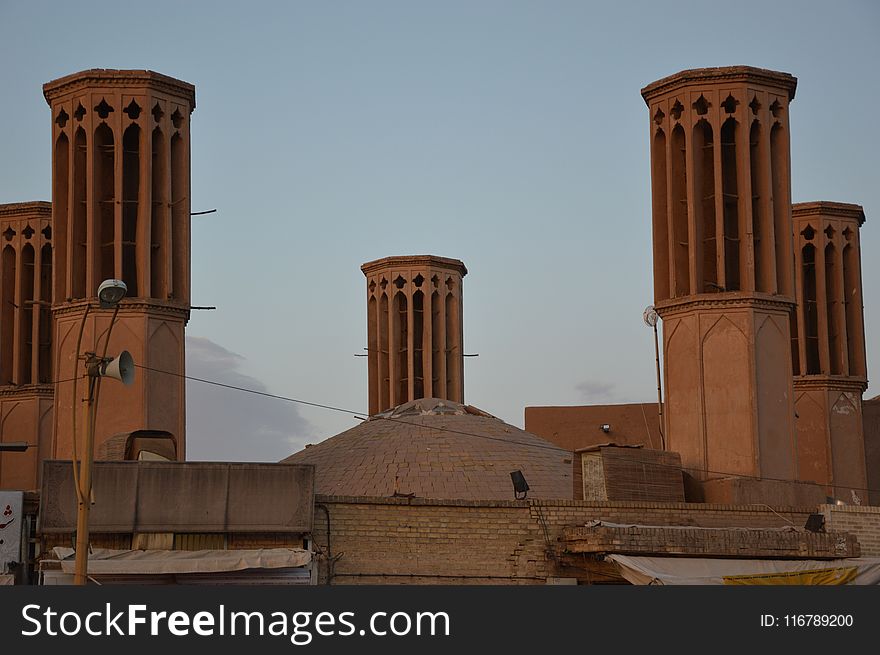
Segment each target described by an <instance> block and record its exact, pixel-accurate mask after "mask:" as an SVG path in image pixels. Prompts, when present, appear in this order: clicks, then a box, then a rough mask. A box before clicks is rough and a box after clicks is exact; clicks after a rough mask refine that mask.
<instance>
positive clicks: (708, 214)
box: [694, 119, 719, 293]
mask: <svg viewBox="0 0 880 655" xmlns="http://www.w3.org/2000/svg"><path fill="white" fill-rule="evenodd" d="M694 157H695V162H694V187H695V191H696V193H697V201H696V202H695V203H694V209H695V210H696V213H697V216H696V225H697V226H698V229H699V230H700V233H701V239H700V241H699V245H700V249H701V250H702V251H703V252H702V256H700V257H698V258H697V264H698V265H699V267H700V275H699V279H700V291H701V293H715V292H716V291H718V288H719V287H718V240H717V238H716V237H717V228H716V223H715V142H714V140H713V135H712V126H711V125H709V122H708V121H706V120H705V119H704V120H700V121H699V122H698V123H697V124H696V125H694Z"/></svg>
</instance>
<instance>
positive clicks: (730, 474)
mask: <svg viewBox="0 0 880 655" xmlns="http://www.w3.org/2000/svg"><path fill="white" fill-rule="evenodd" d="M135 367H136V368H140V369H143V370H145V371H151V372H153V373H162V374H164V375H171V376H174V377H178V378H183V379H185V380H192V381H193V382H201V383H203V384H208V385H211V386H215V387H221V388H224V389H231V390H233V391H241V392H244V393H250V394H253V395H256V396H263V397H265V398H273V399H275V400H283V401H285V402H290V403H296V404H298V405H306V406H308V407H317V408H319V409H326V410H330V411H334V412H342V413H345V414H349V415H352V416H354V418H356V419H359V420H361V421H366V420H368V419H369V420H382V421H388V422H390V423H397V424H400V425H408V426H411V427H417V428H425V427H426V426H425V425H423V424H421V423H414V422H411V421H406V420H404V419H401V418H393V417H389V416H381V415H379V414H374V415H373V416H369V415H366V414H365V413H364V412H357V411H354V410H351V409H346V408H344V407H336V406H334V405H328V404H324V403H316V402H311V401H308V400H302V399H299V398H291V397H288V396H281V395H278V394H274V393H269V392H267V391H257V390H256V389H248V388H246V387H239V386H236V385H234V384H227V383H225V382H217V381H215V380H206V379H204V378H197V377H193V376H190V375H185V374H183V373H176V372H174V371H164V370H162V369H158V368H153V367H150V366H144V365H141V364H135ZM430 428H431V429H432V430H437V431H438V432H449V433H451V434H460V435H463V436H467V437H474V438H476V439H484V440H487V441H498V442H500V443H504V444H514V445H519V446H524V447H526V448H534V449H543V450H550V451H554V452H560V451H562V452H571V451H567V450H566V449H565V448H560V447H559V446H555V445H553V444H551V443H548V444H546V445H544V444H540V443H534V442H527V441H519V440H516V439H505V438H503V437H493V436H491V435H487V434H476V433H473V432H466V431H464V430H455V429H453V428H448V427H445V426H439V425H436V426H434V425H432V426H430ZM667 452H668V451H667ZM605 457H609V458H616V459H620V460H624V461H625V460H627V459H628V458H626V457H624V456H621V455H613V454H611V453H609V454H606V455H605ZM651 466H654V467H659V468H669V469H674V470H676V471H689V472H694V473H708V474H712V475H722V476H726V477H732V478H741V479H747V480H770V481H773V482H793V480H789V479H787V478H774V477H767V476H763V477H762V476H757V475H747V474H744V473H736V472H733V471H718V470H714V469H708V468H706V469H704V468H698V467H694V466H678V465H675V464H664V463H663V462H651ZM816 484H819V483H816ZM832 486H833V485H832ZM838 486H843V487H844V488H846V489H852V490H854V491H866V492H872V491H876V492H880V489H878V488H871V487H854V486H851V485H845V486H844V485H838Z"/></svg>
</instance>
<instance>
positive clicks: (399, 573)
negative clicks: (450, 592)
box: [313, 496, 815, 584]
mask: <svg viewBox="0 0 880 655" xmlns="http://www.w3.org/2000/svg"><path fill="white" fill-rule="evenodd" d="M325 508H326V510H327V512H329V515H330V528H331V529H330V557H331V558H338V559H336V561H335V564H334V565H332V567H328V563H327V561H326V560H323V561H322V562H321V567H320V569H321V570H320V576H321V578H320V581H321V582H322V583H323V582H325V581H326V578H327V572H328V568H332V569H333V579H332V583H333V584H425V583H430V584H443V583H449V584H493V583H497V584H544V582H545V580H546V579H547V577H578V578H580V579H582V580H584V581H587V580H590V576H589V575H588V574H587V573H585V572H584V569H583V567H577V568H575V567H573V566H570V565H568V564H567V563H566V562H565V560H563V559H562V558H554V557H553V556H551V555H549V554H548V551H549V550H550V549H548V543H549V545H550V547H551V549H553V550H554V551H555V549H556V547H557V546H558V542H559V539H560V537H561V536H562V531H563V528H565V527H566V526H575V525H583V524H584V523H586V522H587V521H590V520H593V519H600V520H605V521H612V522H617V523H639V524H647V525H692V526H698V527H755V528H771V527H783V526H787V525H792V524H794V525H796V526H798V527H802V526H803V525H804V523H805V522H806V519H807V517H808V516H809V514H810V513H811V512H813V511H815V510H814V509H812V508H794V509H792V508H785V509H782V508H778V509H775V510H774V509H770V508H766V507H759V506H748V507H746V506H729V505H708V504H692V503H690V504H686V503H646V502H613V501H605V502H588V501H455V500H447V501H443V500H428V499H421V498H418V499H417V498H412V499H408V498H365V497H349V496H318V497H317V498H316V511H315V524H314V531H313V538H314V541H315V545H316V547H317V548H320V549H322V550H324V551H325V552H326V548H327V513H326V512H325V511H324V509H325ZM545 526H546V537H545ZM591 581H594V582H595V581H597V580H595V579H592V580H591Z"/></svg>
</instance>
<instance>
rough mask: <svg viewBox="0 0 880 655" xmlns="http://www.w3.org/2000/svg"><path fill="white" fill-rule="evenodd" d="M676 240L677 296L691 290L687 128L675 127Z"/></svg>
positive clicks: (674, 208)
mask: <svg viewBox="0 0 880 655" xmlns="http://www.w3.org/2000/svg"><path fill="white" fill-rule="evenodd" d="M671 162H672V164H671V168H672V171H671V177H672V242H673V253H672V258H673V260H674V261H673V284H674V286H673V290H674V292H673V296H686V295H687V294H688V293H690V274H689V267H690V264H689V261H690V260H689V257H690V250H689V245H688V205H687V153H686V152H685V139H684V128H682V126H681V125H676V127H675V129H674V130H672V153H671Z"/></svg>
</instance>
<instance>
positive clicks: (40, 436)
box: [0, 202, 53, 489]
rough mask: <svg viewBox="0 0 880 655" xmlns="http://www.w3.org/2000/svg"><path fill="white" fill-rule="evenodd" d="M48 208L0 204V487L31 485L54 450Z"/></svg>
mask: <svg viewBox="0 0 880 655" xmlns="http://www.w3.org/2000/svg"><path fill="white" fill-rule="evenodd" d="M51 221H52V206H51V205H50V204H49V203H48V202H22V203H15V204H9V205H0V441H3V442H10V441H26V442H28V443H29V444H31V447H30V448H28V450H27V452H24V453H15V452H12V453H3V452H0V489H35V488H37V487H38V486H39V483H38V481H39V463H40V461H41V460H42V459H43V458H45V457H46V456H47V455H48V453H49V452H50V449H51V447H52V381H53V380H52V356H51V348H52V316H51V313H50V305H51V302H52V222H51Z"/></svg>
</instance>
